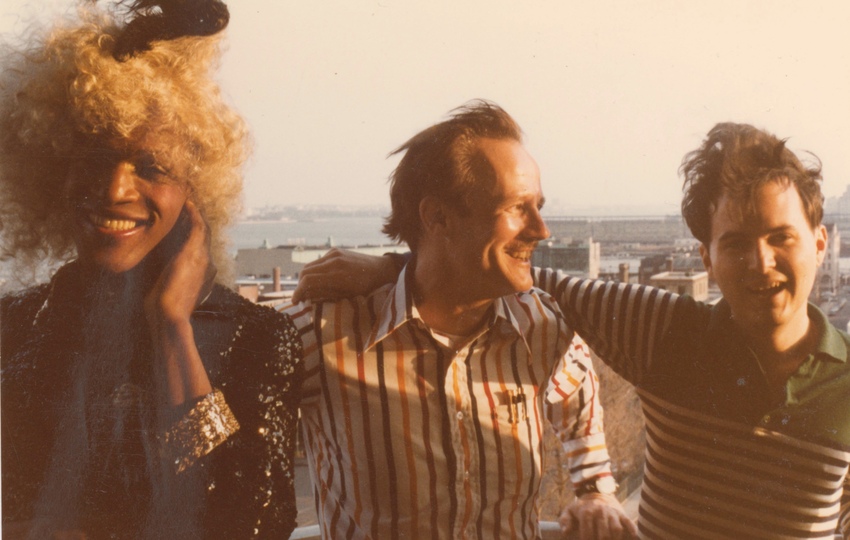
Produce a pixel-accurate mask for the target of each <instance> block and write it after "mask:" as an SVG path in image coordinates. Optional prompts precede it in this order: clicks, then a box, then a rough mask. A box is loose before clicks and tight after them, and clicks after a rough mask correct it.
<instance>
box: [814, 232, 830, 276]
mask: <svg viewBox="0 0 850 540" xmlns="http://www.w3.org/2000/svg"><path fill="white" fill-rule="evenodd" d="M828 244H829V235H828V234H827V232H826V227H824V226H823V225H818V227H817V228H816V229H815V249H816V250H817V259H818V266H820V265H821V264H822V263H823V260H824V259H825V258H826V247H827V245H828Z"/></svg>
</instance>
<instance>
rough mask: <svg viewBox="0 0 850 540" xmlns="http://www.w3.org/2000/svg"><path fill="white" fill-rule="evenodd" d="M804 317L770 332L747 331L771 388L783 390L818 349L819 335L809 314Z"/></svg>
mask: <svg viewBox="0 0 850 540" xmlns="http://www.w3.org/2000/svg"><path fill="white" fill-rule="evenodd" d="M805 315H806V316H805V318H803V319H801V320H799V321H794V322H793V324H788V325H785V326H783V327H780V328H775V329H772V330H769V331H759V330H758V329H745V330H744V335H745V336H746V339H747V342H748V344H749V345H750V348H751V349H752V350H753V352H754V353H755V354H756V356H757V358H758V360H759V364H760V366H761V369H762V371H763V372H764V375H765V378H766V379H767V381H768V384H769V385H770V386H771V388H774V389H777V388H784V386H785V383H786V382H787V381H788V379H789V378H790V377H791V375H793V374H794V372H795V371H797V368H799V367H800V364H802V363H803V362H804V361H805V360H806V358H807V357H808V356H809V354H811V352H812V351H813V350H814V348H815V345H816V343H817V339H818V336H817V332H816V330H815V329H814V325H812V324H811V321H810V319H809V317H808V313H806V314H805Z"/></svg>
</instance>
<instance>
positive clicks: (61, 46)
mask: <svg viewBox="0 0 850 540" xmlns="http://www.w3.org/2000/svg"><path fill="white" fill-rule="evenodd" d="M120 31H121V25H120V24H119V23H118V22H116V20H115V17H114V16H113V15H112V14H109V13H106V12H103V11H95V10H94V8H92V7H88V8H86V9H84V10H81V11H80V13H79V14H78V18H77V19H75V20H74V21H73V22H71V21H64V22H62V23H59V24H57V25H56V26H54V27H52V28H51V29H49V30H47V31H41V32H34V33H32V35H30V36H29V37H28V38H27V41H25V42H23V44H22V45H21V44H18V45H17V46H15V45H11V44H8V43H6V44H3V45H2V46H0V47H2V48H1V49H0V246H2V258H3V259H6V260H8V259H10V258H11V259H14V265H15V268H16V270H21V269H32V268H35V267H37V266H39V265H44V264H56V263H61V262H64V261H67V260H69V259H72V258H73V257H74V256H75V247H74V243H73V239H72V236H71V231H72V227H71V215H70V212H69V211H68V209H67V207H66V205H65V202H64V201H63V191H64V184H65V181H66V178H67V176H68V172H69V168H70V166H71V165H72V163H73V161H74V156H75V155H76V154H77V152H78V151H79V149H80V147H79V145H80V144H82V142H81V141H86V140H88V141H91V140H92V139H93V138H94V139H100V140H106V141H111V142H113V143H114V144H116V145H118V146H124V147H126V146H130V147H132V146H133V145H134V144H138V143H139V141H141V140H142V138H144V137H151V136H154V137H157V138H162V137H164V138H165V140H167V141H168V143H169V144H168V145H167V147H168V148H169V152H170V155H168V156H164V157H165V158H166V161H170V162H171V163H177V164H180V167H179V170H183V171H186V177H185V178H180V179H178V180H179V181H180V182H183V183H184V184H185V185H186V186H187V188H188V192H189V197H190V198H191V199H192V200H194V202H195V203H196V204H197V206H198V208H199V209H200V211H201V213H202V215H203V216H204V218H205V219H206V221H207V223H208V225H209V227H210V232H211V237H212V256H213V260H214V262H215V264H216V266H217V268H218V269H219V274H218V276H219V277H218V281H220V282H226V281H227V280H229V279H230V278H231V276H232V272H231V260H230V257H229V256H228V254H227V249H226V248H227V241H226V238H225V234H224V230H225V228H226V227H227V225H229V224H230V222H231V220H232V219H233V218H234V217H235V216H236V214H237V212H238V211H239V210H240V201H241V198H240V194H241V191H242V171H241V166H242V164H243V163H244V161H245V159H246V157H247V154H248V146H249V141H248V135H247V131H246V128H245V124H244V122H243V120H242V119H241V118H240V116H239V115H238V114H237V113H236V112H235V111H234V110H233V109H232V108H231V107H229V106H228V105H227V104H226V103H225V101H224V99H223V98H222V95H221V91H220V89H219V87H218V85H217V84H216V83H215V82H214V81H213V80H212V77H211V71H212V70H213V69H214V68H215V67H217V63H218V59H219V57H220V49H219V41H220V40H219V38H218V37H182V38H179V39H174V40H169V41H156V42H154V43H153V44H152V46H151V49H150V50H148V51H142V52H140V53H138V54H136V55H134V56H131V57H129V58H127V59H126V60H125V61H117V60H116V59H115V58H114V57H113V49H114V46H115V42H116V37H117V36H118V35H119V34H120Z"/></svg>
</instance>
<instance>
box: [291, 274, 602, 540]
mask: <svg viewBox="0 0 850 540" xmlns="http://www.w3.org/2000/svg"><path fill="white" fill-rule="evenodd" d="M405 275H406V273H405V272H402V274H401V276H400V277H399V280H398V282H397V283H396V284H394V285H388V286H386V287H383V288H381V289H379V290H377V291H375V292H374V293H372V294H371V295H369V296H368V297H358V298H355V299H350V300H343V301H340V302H335V303H330V302H325V303H318V304H315V305H310V304H298V305H295V306H290V307H288V308H286V311H287V312H288V313H289V314H290V315H292V317H293V319H294V321H295V323H296V326H297V327H299V328H300V330H301V334H302V339H303V342H304V354H305V358H304V364H305V369H306V372H307V373H306V380H305V383H304V387H303V396H304V397H303V399H302V404H301V420H302V425H303V429H304V437H305V444H306V450H307V455H308V459H309V461H310V470H311V474H312V479H313V485H314V488H315V497H316V505H317V509H318V515H319V522H320V524H321V525H320V526H321V528H322V535H323V537H325V538H379V539H383V538H446V539H448V538H469V539H475V538H485V537H486V538H488V539H492V538H505V539H507V538H535V537H536V536H537V534H538V500H537V494H538V489H539V486H540V480H541V461H542V454H543V444H542V441H543V428H544V424H543V422H544V421H545V419H546V417H548V418H549V419H550V421H551V422H552V423H553V425H554V427H555V429H556V432H557V433H558V436H559V437H560V439H561V441H562V442H563V444H564V447H565V449H566V451H567V453H568V456H569V457H568V459H569V466H570V477H571V479H572V481H573V482H574V483H575V482H581V481H584V480H586V479H592V478H610V476H611V470H610V462H609V459H608V453H607V450H606V448H605V439H604V434H603V432H602V411H601V408H600V404H599V398H598V381H597V379H596V375H595V374H594V372H593V370H592V367H591V363H590V359H589V356H588V354H587V349H586V348H585V346H584V345H583V344H582V343H581V342H575V343H574V342H573V341H572V340H573V334H572V332H571V331H570V330H569V329H568V328H567V326H566V325H565V324H564V321H563V318H562V317H561V315H560V313H559V311H558V308H557V306H556V305H555V303H554V302H553V300H552V299H551V298H550V297H548V295H546V294H542V293H539V292H528V293H521V294H517V295H512V296H507V297H503V298H500V299H498V300H496V301H495V302H494V303H493V306H492V309H491V314H490V316H489V318H488V319H487V321H486V325H485V326H484V327H483V328H482V329H481V330H480V331H479V332H478V333H477V335H475V336H470V337H473V338H474V339H472V340H471V341H470V342H469V343H468V344H467V345H465V346H462V347H460V348H459V349H457V350H453V349H451V348H449V347H447V346H445V345H442V344H440V340H439V337H438V336H436V335H435V334H433V333H432V332H431V331H430V330H429V329H428V327H427V325H426V324H425V323H424V322H423V321H422V319H421V318H420V316H419V313H418V311H417V309H416V306H415V305H414V304H413V302H412V299H411V297H410V294H409V288H408V287H407V286H406V284H405V279H406V278H405ZM610 481H611V482H613V480H610Z"/></svg>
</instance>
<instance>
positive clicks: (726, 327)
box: [708, 299, 848, 362]
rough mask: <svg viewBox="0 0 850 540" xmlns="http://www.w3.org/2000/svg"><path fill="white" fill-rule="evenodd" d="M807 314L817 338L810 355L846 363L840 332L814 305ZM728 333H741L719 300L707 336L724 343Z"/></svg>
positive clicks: (842, 338)
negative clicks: (724, 337)
mask: <svg viewBox="0 0 850 540" xmlns="http://www.w3.org/2000/svg"><path fill="white" fill-rule="evenodd" d="M808 313H809V320H810V321H811V324H813V325H814V327H815V329H816V331H817V333H818V336H819V337H818V342H817V346H816V347H815V349H814V351H812V354H813V355H814V356H815V357H817V358H824V359H831V360H836V361H839V362H847V355H848V350H847V342H846V341H845V340H844V337H843V336H842V334H841V332H840V331H839V330H837V329H836V328H835V327H834V326H832V324H831V323H830V322H829V319H827V317H826V315H825V314H824V313H823V311H821V310H820V308H818V307H817V306H816V305H814V304H812V303H809V305H808ZM730 331H731V332H734V335H737V336H741V333H740V332H739V331H738V329H737V327H735V325H734V323H733V322H732V314H731V311H730V309H729V304H728V303H727V302H726V300H723V299H721V300H720V302H718V303H717V306H716V307H715V309H713V310H712V313H711V319H710V321H709V328H708V335H709V336H714V337H715V338H717V339H716V340H714V339H713V340H712V341H715V342H716V343H725V342H728V340H726V339H723V336H728V335H729V332H730ZM741 339H743V336H741Z"/></svg>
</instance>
